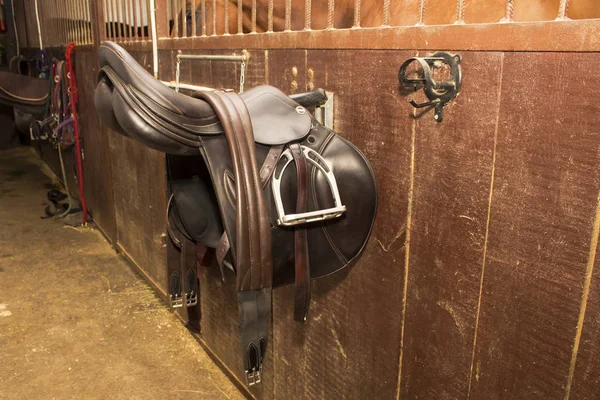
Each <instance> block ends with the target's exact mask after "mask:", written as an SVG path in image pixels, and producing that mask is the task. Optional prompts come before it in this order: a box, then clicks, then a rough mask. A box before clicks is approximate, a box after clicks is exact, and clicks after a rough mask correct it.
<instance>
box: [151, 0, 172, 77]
mask: <svg viewBox="0 0 600 400" xmlns="http://www.w3.org/2000/svg"><path fill="white" fill-rule="evenodd" d="M149 4H150V21H148V25H149V28H151V29H152V71H153V72H154V77H155V78H156V79H158V33H157V31H156V3H155V0H150V2H149ZM165 12H166V10H165ZM168 21H169V19H168V18H167V22H168Z"/></svg>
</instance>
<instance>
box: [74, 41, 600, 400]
mask: <svg viewBox="0 0 600 400" xmlns="http://www.w3.org/2000/svg"><path fill="white" fill-rule="evenodd" d="M235 51H238V52H239V51H240V49H237V50H203V51H201V50H189V49H188V50H186V53H203V54H206V53H213V54H216V53H227V54H230V53H232V52H235ZM250 52H251V61H250V63H249V65H248V72H247V75H246V84H247V87H252V86H256V85H259V84H263V83H268V84H271V85H274V86H277V87H279V88H280V89H282V90H283V91H284V92H286V93H291V92H292V81H293V80H295V81H296V83H297V84H298V89H297V91H303V90H307V89H308V86H309V83H311V79H309V75H308V71H309V69H310V70H312V71H313V72H314V75H313V78H312V83H313V84H314V85H315V87H323V88H325V89H327V90H329V91H333V92H334V93H335V101H336V110H335V127H336V130H337V131H338V132H339V133H340V134H341V135H343V136H344V137H346V138H348V139H349V140H351V141H352V142H353V143H355V144H356V145H357V146H358V147H359V148H360V149H361V150H362V151H363V152H365V154H366V155H367V157H368V158H369V159H370V160H371V162H372V164H373V167H374V170H375V173H376V176H377V180H378V185H379V211H378V216H377V220H376V224H375V229H374V231H373V235H372V237H371V240H370V242H369V244H368V246H367V249H366V251H365V253H364V255H363V256H362V258H361V259H360V261H359V262H358V263H357V264H356V265H355V266H354V267H353V268H352V269H351V270H350V271H348V272H347V273H342V274H338V275H334V276H331V277H327V278H323V279H321V280H319V281H317V282H315V284H314V285H313V292H312V293H313V298H312V299H313V302H312V304H311V312H310V314H309V319H308V322H307V323H306V324H305V325H300V324H298V323H295V322H294V321H293V318H292V308H293V289H292V288H291V287H286V288H281V289H277V290H275V291H274V299H273V309H274V312H273V321H272V335H271V342H270V347H269V354H268V360H267V363H266V366H265V368H266V370H265V380H264V383H263V385H262V386H261V387H260V388H259V389H253V391H252V394H253V395H254V396H256V397H257V398H262V399H274V398H276V399H288V398H294V399H304V398H318V399H321V398H327V399H330V398H331V399H333V398H335V399H338V398H348V399H365V398H377V399H396V398H400V399H467V398H471V399H563V398H571V399H598V398H600V378H599V377H598V376H599V375H598V373H599V372H600V345H599V343H600V342H599V341H598V338H597V337H598V330H599V329H600V324H599V321H600V314H599V313H600V281H599V278H598V276H597V274H594V272H595V267H596V263H597V261H596V249H597V243H598V233H599V229H600V202H599V194H600V168H599V166H600V159H599V157H600V108H599V107H598V105H597V88H598V87H599V86H600V78H598V77H597V74H595V71H597V70H598V69H599V68H600V57H599V56H598V53H571V52H558V53H557V52H483V51H462V52H461V54H462V56H463V64H462V67H463V79H464V82H463V88H462V91H461V94H460V96H459V97H458V98H457V99H456V100H455V101H454V102H453V103H452V104H451V105H449V106H448V107H447V109H446V113H445V119H444V121H443V122H442V123H437V122H435V121H434V120H433V116H432V114H431V113H427V114H424V115H422V116H420V117H418V118H415V115H414V114H413V110H412V107H411V106H410V105H409V104H408V103H407V102H406V100H407V98H413V97H415V96H416V97H418V95H411V96H408V97H407V96H406V95H405V94H401V93H399V89H398V83H397V71H398V67H399V66H400V64H401V63H402V62H403V61H404V60H406V59H407V58H409V57H412V56H415V55H417V54H424V51H423V50H417V49H415V50H400V51H398V50H332V49H327V50H320V49H309V50H304V49H289V50H284V49H282V50H273V49H271V50H262V49H252V50H250ZM133 54H134V56H135V57H136V59H138V60H139V61H140V62H142V63H143V65H145V66H146V67H148V68H149V66H150V65H149V64H150V63H151V53H150V52H148V51H136V52H134V53H133ZM174 54H175V53H174V51H173V50H169V49H163V50H161V52H160V61H161V78H162V79H164V80H169V79H171V78H172V76H173V67H174ZM76 57H77V68H78V71H77V78H78V80H79V82H80V87H81V91H82V95H81V104H80V115H81V118H82V125H83V127H82V132H83V133H82V134H83V135H84V149H85V172H86V187H85V190H86V197H87V199H88V203H89V204H90V208H91V210H92V213H93V216H94V219H95V222H96V223H97V224H98V226H99V227H100V228H101V229H102V230H103V231H104V232H105V233H106V235H107V237H108V238H109V239H110V240H112V241H113V243H114V244H115V245H116V246H117V248H119V249H120V250H122V251H123V252H124V253H125V254H126V255H127V256H128V257H129V258H130V259H131V260H132V261H133V262H134V263H135V264H136V265H137V267H138V268H139V269H140V270H141V271H142V272H143V273H144V274H145V275H146V278H147V279H148V280H149V281H150V282H152V283H153V284H154V285H155V286H156V287H157V288H158V289H159V291H162V292H164V291H166V286H167V276H166V270H167V250H166V248H167V247H166V241H165V237H164V233H165V227H164V223H165V221H164V212H165V206H166V177H165V162H164V156H163V155H162V154H160V153H157V152H155V151H153V150H150V149H147V148H145V147H144V146H142V145H141V144H138V143H137V142H134V141H132V140H130V139H127V138H124V137H121V136H119V135H118V134H116V133H114V132H111V131H109V130H108V129H107V128H106V127H104V126H102V124H101V123H100V122H99V120H98V118H97V117H96V116H95V112H94V108H93V99H92V96H93V87H94V83H95V74H96V72H97V58H96V55H95V51H94V50H93V49H88V50H82V51H78V52H77V56H76ZM293 67H296V68H297V69H298V76H297V77H296V78H294V77H293V75H292V68H293ZM236 68H237V67H236V66H234V65H233V64H229V65H228V64H224V63H214V62H213V63H210V62H203V61H194V62H188V63H184V64H183V68H182V77H181V79H182V81H184V82H186V83H194V84H197V85H204V86H212V87H229V88H236V87H237V85H238V75H239V71H238V70H237V69H236ZM169 262H171V263H173V262H177V259H176V258H172V257H171V258H170V259H169ZM190 262H193V260H190ZM203 272H204V273H203V275H201V277H200V278H201V331H202V332H201V334H200V335H199V338H200V340H201V341H202V343H203V344H204V345H205V346H206V347H207V348H208V349H209V350H210V351H211V352H212V354H213V356H214V357H215V358H216V359H218V360H219V361H220V362H221V363H222V365H223V366H224V367H225V368H227V369H228V370H229V371H230V372H231V373H232V374H234V375H235V376H236V377H237V379H240V380H241V379H242V378H241V374H240V369H241V368H240V367H241V366H240V354H239V347H238V344H237V340H238V339H237V304H236V298H235V290H234V277H233V276H227V280H226V282H225V283H222V282H221V281H220V279H219V275H220V274H219V272H218V270H217V268H214V266H213V268H210V269H206V270H204V271H203ZM165 345H167V344H165ZM201 382H202V381H201V376H200V374H199V378H198V384H199V385H200V384H201Z"/></svg>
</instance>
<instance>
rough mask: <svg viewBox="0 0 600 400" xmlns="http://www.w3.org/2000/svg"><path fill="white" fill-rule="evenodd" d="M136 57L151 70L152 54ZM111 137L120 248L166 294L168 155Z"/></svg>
mask: <svg viewBox="0 0 600 400" xmlns="http://www.w3.org/2000/svg"><path fill="white" fill-rule="evenodd" d="M132 56H133V57H134V58H136V60H137V61H138V62H140V63H141V64H142V65H144V66H145V67H146V68H147V69H148V66H149V62H151V61H149V60H152V55H151V54H148V53H147V52H133V53H132ZM150 68H151V67H150ZM108 137H109V145H110V158H111V170H112V179H113V192H114V202H115V217H116V221H117V243H118V246H119V248H120V249H121V250H122V251H124V252H125V253H127V255H128V257H129V258H131V259H132V260H133V261H134V262H135V264H136V265H137V266H138V267H139V268H140V269H141V270H142V271H143V272H144V273H145V274H146V275H147V277H148V279H150V280H151V281H152V283H153V284H154V285H155V286H156V287H157V288H159V289H160V290H162V291H163V292H166V287H167V276H166V268H165V263H166V260H167V255H166V240H167V239H166V236H165V235H166V232H165V229H166V228H165V227H166V225H165V223H166V221H165V210H166V207H167V188H166V169H165V155H164V153H161V152H158V151H156V150H152V149H150V148H148V147H146V146H144V145H143V144H141V143H139V142H137V141H134V140H132V139H130V138H127V137H124V136H122V135H119V134H117V133H116V132H112V131H110V133H109V136H108Z"/></svg>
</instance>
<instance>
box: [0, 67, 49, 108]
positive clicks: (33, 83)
mask: <svg viewBox="0 0 600 400" xmlns="http://www.w3.org/2000/svg"><path fill="white" fill-rule="evenodd" d="M47 98H48V80H47V79H41V78H33V77H30V76H24V75H19V74H13V73H11V72H7V71H0V103H1V104H6V105H8V106H13V107H15V108H18V109H20V110H22V111H24V112H27V113H30V114H43V113H44V110H45V108H46V99H47Z"/></svg>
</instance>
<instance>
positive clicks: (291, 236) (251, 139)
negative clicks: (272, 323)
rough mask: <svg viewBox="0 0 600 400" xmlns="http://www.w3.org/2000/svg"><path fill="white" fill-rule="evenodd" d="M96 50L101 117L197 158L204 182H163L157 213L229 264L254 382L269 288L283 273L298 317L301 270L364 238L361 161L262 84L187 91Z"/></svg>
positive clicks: (302, 306) (307, 272)
mask: <svg viewBox="0 0 600 400" xmlns="http://www.w3.org/2000/svg"><path fill="white" fill-rule="evenodd" d="M99 56H100V57H99V60H100V73H99V76H98V85H97V87H96V92H95V104H96V110H97V112H98V114H99V115H100V117H101V119H102V120H103V121H104V123H106V124H107V125H108V126H109V127H110V128H111V129H113V130H115V131H117V132H120V133H121V134H123V135H126V136H129V137H131V138H133V139H135V140H138V141H140V142H142V143H143V144H145V145H147V146H149V147H151V148H154V149H157V150H160V151H163V152H165V153H167V154H173V155H198V154H200V155H201V156H202V158H203V159H204V163H205V164H206V167H207V170H208V172H209V175H210V182H209V183H208V184H206V183H204V182H203V180H201V179H197V178H194V179H189V180H183V181H181V180H179V181H174V182H172V185H171V187H172V193H173V194H172V196H171V199H170V201H169V209H168V213H169V217H168V220H170V221H173V225H174V226H175V228H176V229H177V230H178V231H180V232H181V233H182V234H184V235H185V236H187V237H188V238H189V239H191V240H193V241H194V242H196V243H201V244H203V245H205V246H207V247H210V248H214V249H216V250H215V253H216V258H217V261H218V262H219V264H220V265H221V268H222V269H223V268H227V267H229V268H231V269H232V270H234V271H235V274H236V288H237V291H238V303H239V328H240V335H241V346H242V351H243V356H244V357H243V362H244V370H245V373H246V379H247V383H248V384H249V385H252V384H255V383H258V382H260V380H261V366H262V362H263V359H264V356H265V354H266V347H267V339H268V322H269V319H270V316H271V288H273V287H277V286H281V285H285V284H290V283H294V284H295V312H294V317H295V319H296V320H297V321H305V320H306V316H307V312H308V308H309V304H310V280H311V279H312V278H319V277H322V276H326V275H329V274H332V273H334V272H336V271H339V270H340V269H342V268H344V267H346V266H348V265H350V264H352V263H353V262H354V261H355V260H356V259H357V258H358V256H359V255H360V253H361V252H362V250H363V249H364V247H365V245H366V242H367V240H368V238H369V235H370V233H371V230H372V227H373V222H374V218H375V213H376V209H377V187H376V184H375V178H374V175H373V171H372V168H371V166H370V164H369V162H368V161H367V159H366V158H365V156H364V155H363V154H362V153H361V152H360V151H359V150H358V149H357V148H356V147H355V146H353V145H352V144H351V143H350V142H348V141H347V140H345V139H344V138H342V137H340V136H339V135H337V134H336V133H334V132H332V131H331V130H329V129H327V128H326V127H324V126H322V125H321V124H320V123H319V122H318V121H317V120H316V119H314V118H313V117H312V116H311V115H310V113H309V112H308V110H307V108H306V107H304V106H303V105H301V104H299V103H298V102H296V101H294V100H292V99H291V98H290V97H288V96H286V95H284V94H283V93H281V92H280V91H279V90H277V89H276V88H274V87H270V86H259V87H256V88H253V89H251V90H248V91H246V92H244V93H243V94H242V95H238V94H236V93H233V92H226V91H202V92H196V93H194V94H193V96H192V97H190V96H186V95H183V94H181V93H177V92H175V91H173V90H171V89H169V88H167V87H166V86H164V85H163V84H162V83H161V82H159V81H158V80H156V79H154V78H153V77H152V76H151V75H150V74H149V73H148V72H147V71H146V70H145V69H144V68H143V67H142V66H140V65H139V64H138V63H137V62H136V61H135V60H134V59H133V58H132V57H131V56H130V55H129V54H128V53H127V52H126V51H125V50H123V49H122V48H121V47H119V46H118V45H116V44H114V43H111V42H105V43H103V44H102V45H101V47H100V50H99ZM310 97H311V95H308V96H304V97H303V96H300V97H298V99H304V100H306V99H309V98H310ZM307 101H308V100H307ZM308 102H310V101H308ZM168 230H169V234H170V235H171V237H172V238H173V237H174V235H173V232H172V231H171V226H170V225H169V226H168ZM175 240H177V239H175Z"/></svg>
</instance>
